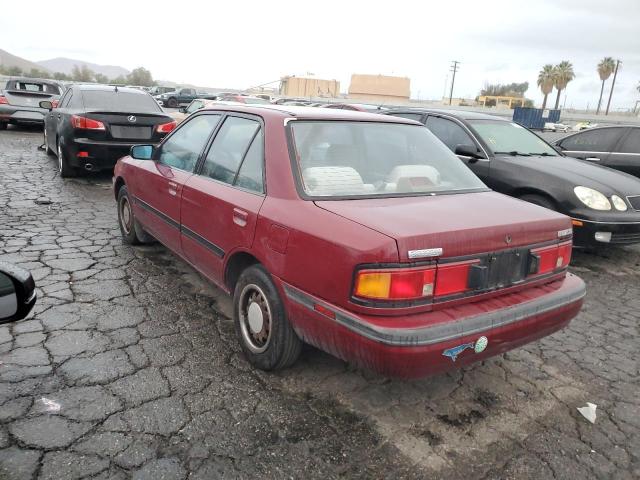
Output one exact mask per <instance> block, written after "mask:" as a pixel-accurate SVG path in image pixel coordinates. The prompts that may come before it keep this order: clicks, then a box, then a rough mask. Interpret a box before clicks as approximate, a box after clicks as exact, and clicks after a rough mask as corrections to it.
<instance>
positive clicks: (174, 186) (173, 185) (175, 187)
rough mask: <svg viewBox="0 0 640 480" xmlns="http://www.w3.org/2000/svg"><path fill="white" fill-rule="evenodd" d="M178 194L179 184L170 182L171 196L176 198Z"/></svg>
mask: <svg viewBox="0 0 640 480" xmlns="http://www.w3.org/2000/svg"><path fill="white" fill-rule="evenodd" d="M177 194H178V184H177V183H176V182H169V195H171V196H172V197H175V196H176V195H177Z"/></svg>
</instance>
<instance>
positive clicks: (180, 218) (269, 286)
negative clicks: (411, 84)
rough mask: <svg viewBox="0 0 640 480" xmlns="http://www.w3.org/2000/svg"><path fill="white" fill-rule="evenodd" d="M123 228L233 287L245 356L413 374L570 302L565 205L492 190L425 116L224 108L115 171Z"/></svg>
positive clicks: (518, 337) (455, 362)
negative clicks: (316, 351) (308, 349)
mask: <svg viewBox="0 0 640 480" xmlns="http://www.w3.org/2000/svg"><path fill="white" fill-rule="evenodd" d="M114 188H115V195H116V197H117V201H118V217H119V222H120V228H121V230H122V235H123V237H124V239H125V241H126V242H127V243H130V244H137V243H142V242H146V241H149V240H152V239H153V238H155V239H157V240H159V241H160V242H162V243H163V244H164V245H166V246H167V247H168V248H169V249H171V250H172V251H173V252H175V253H176V254H177V255H179V256H180V257H182V258H183V259H184V260H185V261H187V262H188V263H189V264H191V265H192V266H193V267H194V268H196V269H197V270H198V271H199V272H201V273H202V274H203V275H204V276H206V277H207V278H209V279H210V280H211V281H212V282H214V283H215V284H217V285H218V286H219V287H220V288H222V289H223V290H225V291H226V292H228V293H231V294H232V295H233V304H234V322H235V326H236V330H237V334H238V339H239V341H240V343H241V345H242V349H243V351H244V353H245V354H246V356H247V358H248V359H249V361H250V362H251V363H252V364H253V365H255V366H256V367H258V368H261V369H265V370H273V369H279V368H284V367H287V366H289V365H291V364H293V363H294V362H295V361H296V358H297V357H298V355H299V353H300V349H301V346H302V343H303V342H307V343H310V344H312V345H315V346H316V347H318V348H321V349H322V350H325V351H327V352H330V353H331V354H333V355H335V356H337V357H340V358H342V359H344V360H347V361H350V362H354V363H356V364H359V365H361V366H363V367H367V368H371V369H374V370H377V371H379V372H381V373H383V374H385V375H392V376H403V377H419V376H424V375H428V374H433V373H436V372H441V371H445V370H448V369H451V368H456V367H460V366H463V365H466V364H469V363H471V362H475V361H478V360H483V359H485V358H487V357H490V356H492V355H496V354H499V353H502V352H505V351H507V350H510V349H512V348H515V347H517V346H519V345H523V344H525V343H528V342H531V341H533V340H536V339H539V338H541V337H544V336H545V335H549V334H551V333H553V332H555V331H557V330H559V329H560V328H562V327H564V326H566V325H567V324H568V323H569V321H570V320H571V319H572V318H573V317H574V316H575V315H576V314H577V313H578V311H579V310H580V308H581V306H582V302H583V297H584V295H585V287H584V283H583V282H582V280H580V279H579V278H578V277H576V276H574V275H572V274H570V273H568V272H567V266H568V264H569V260H570V257H571V234H572V233H571V220H570V219H569V218H568V217H566V216H564V215H560V214H558V213H555V212H553V211H551V210H547V209H544V208H541V207H538V206H536V205H532V204H529V203H525V202H522V201H520V200H516V199H513V198H510V197H507V196H504V195H501V194H498V193H495V192H492V191H491V190H489V189H488V188H487V187H486V186H485V185H484V184H483V183H482V182H481V181H480V180H479V179H478V178H477V177H476V176H475V175H474V174H473V173H472V172H471V171H470V170H469V169H468V168H467V167H466V166H465V165H464V164H463V163H462V162H460V161H459V160H458V158H457V157H455V156H454V155H453V153H451V151H450V150H449V149H448V148H447V147H445V146H444V145H443V144H442V143H441V142H440V141H438V140H437V139H436V137H434V136H433V135H432V134H431V133H430V132H429V130H428V129H426V128H424V127H423V126H422V125H419V124H417V123H416V122H413V121H411V120H406V119H403V118H399V117H390V116H388V117H387V116H385V117H383V116H380V115H376V114H368V113H360V112H353V111H346V110H333V109H318V108H308V107H286V106H242V105H238V106H237V107H236V106H232V105H226V106H223V105H220V106H216V107H215V108H209V109H203V110H200V111H198V112H197V113H194V114H193V115H192V116H190V117H189V118H187V120H185V122H184V123H182V124H181V125H180V127H179V128H178V129H176V130H175V131H174V132H172V133H171V134H170V135H169V136H168V137H167V138H166V139H165V140H164V141H163V142H162V143H161V144H160V145H159V146H157V147H153V146H151V145H139V146H135V147H133V148H132V150H131V156H128V157H125V158H122V159H121V160H120V161H119V162H118V164H117V165H116V168H115V176H114Z"/></svg>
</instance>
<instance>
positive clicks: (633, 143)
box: [556, 126, 640, 177]
mask: <svg viewBox="0 0 640 480" xmlns="http://www.w3.org/2000/svg"><path fill="white" fill-rule="evenodd" d="M556 146H557V147H558V148H560V150H562V152H563V153H564V154H565V155H568V156H569V157H575V158H580V159H582V160H588V161H590V162H595V163H597V164H598V165H604V166H605V167H609V168H615V169H616V170H620V171H622V172H626V173H630V174H631V175H635V176H636V177H640V126H614V127H600V128H590V129H589V130H583V131H582V132H579V133H575V134H573V135H569V136H568V137H564V138H562V139H560V140H558V141H557V142H556Z"/></svg>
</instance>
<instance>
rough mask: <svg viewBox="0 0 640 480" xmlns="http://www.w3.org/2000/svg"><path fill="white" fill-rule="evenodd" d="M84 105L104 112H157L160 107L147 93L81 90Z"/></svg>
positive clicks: (160, 110) (159, 110)
mask: <svg viewBox="0 0 640 480" xmlns="http://www.w3.org/2000/svg"><path fill="white" fill-rule="evenodd" d="M82 98H83V103H84V107H85V108H87V109H92V110H102V111H105V112H136V113H147V112H148V113H158V112H162V109H161V108H160V106H159V105H158V102H156V101H155V100H154V99H153V97H152V96H151V95H149V94H148V93H133V92H123V91H119V92H116V91H115V90H83V91H82Z"/></svg>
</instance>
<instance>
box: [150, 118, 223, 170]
mask: <svg viewBox="0 0 640 480" xmlns="http://www.w3.org/2000/svg"><path fill="white" fill-rule="evenodd" d="M219 121H220V115H198V116H196V117H193V118H191V119H189V120H187V121H186V123H185V124H184V125H183V126H181V127H180V128H179V129H178V130H177V131H176V132H175V133H174V134H173V135H171V137H169V138H168V139H167V141H166V142H164V143H163V144H162V149H161V150H160V156H159V157H158V161H159V162H160V163H164V164H165V165H169V166H170V167H175V168H179V169H180V170H184V171H186V172H193V170H194V168H195V166H196V163H197V161H198V158H199V157H200V152H202V149H203V148H204V145H205V143H207V140H208V139H209V136H210V135H211V133H212V132H213V129H214V128H215V127H216V125H217V124H218V122H219Z"/></svg>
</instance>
